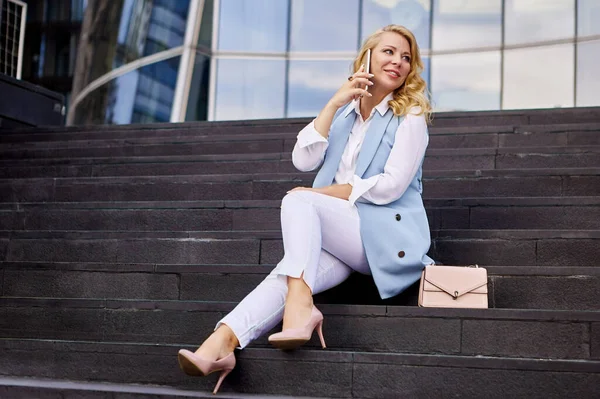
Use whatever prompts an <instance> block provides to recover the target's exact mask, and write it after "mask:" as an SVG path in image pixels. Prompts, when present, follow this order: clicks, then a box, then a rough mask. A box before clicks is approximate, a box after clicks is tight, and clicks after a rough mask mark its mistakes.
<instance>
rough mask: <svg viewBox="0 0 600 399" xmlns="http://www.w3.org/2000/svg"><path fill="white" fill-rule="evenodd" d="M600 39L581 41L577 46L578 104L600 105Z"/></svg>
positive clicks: (583, 105)
mask: <svg viewBox="0 0 600 399" xmlns="http://www.w3.org/2000/svg"><path fill="white" fill-rule="evenodd" d="M598 65H600V40H596V41H592V42H583V43H579V44H578V47H577V106H578V107H589V106H599V105H600V79H598Z"/></svg>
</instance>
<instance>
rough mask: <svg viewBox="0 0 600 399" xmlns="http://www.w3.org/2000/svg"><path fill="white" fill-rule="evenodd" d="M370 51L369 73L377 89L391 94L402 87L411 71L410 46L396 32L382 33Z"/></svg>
mask: <svg viewBox="0 0 600 399" xmlns="http://www.w3.org/2000/svg"><path fill="white" fill-rule="evenodd" d="M379 39H380V40H379V42H378V43H377V45H376V46H375V47H374V48H373V49H372V50H371V73H372V74H373V75H375V76H374V77H373V79H372V80H373V83H375V87H378V89H381V90H383V89H385V91H387V92H392V91H394V90H396V89H397V88H399V87H400V86H402V84H404V82H405V81H406V78H407V76H408V74H409V73H410V70H411V58H412V55H411V52H410V44H409V43H408V40H406V38H405V37H404V36H402V35H400V34H398V33H396V32H383V33H382V34H381V36H380V38H379Z"/></svg>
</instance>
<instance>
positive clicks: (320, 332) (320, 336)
mask: <svg viewBox="0 0 600 399" xmlns="http://www.w3.org/2000/svg"><path fill="white" fill-rule="evenodd" d="M317 334H319V339H320V340H321V346H322V347H323V349H325V348H327V346H326V345H325V339H324V338H323V320H321V321H320V322H319V324H317Z"/></svg>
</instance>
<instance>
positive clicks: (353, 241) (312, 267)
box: [196, 191, 370, 359]
mask: <svg viewBox="0 0 600 399" xmlns="http://www.w3.org/2000/svg"><path fill="white" fill-rule="evenodd" d="M281 208H282V209H281V225H282V235H283V245H284V252H285V254H284V257H283V259H282V260H281V262H279V264H278V265H277V266H276V267H275V269H274V270H273V271H272V272H271V274H269V276H267V278H266V279H265V280H264V281H263V282H261V283H260V284H259V285H258V286H257V287H256V288H255V289H254V290H253V291H252V292H251V293H250V294H248V295H247V296H246V297H245V298H244V299H243V300H242V301H241V302H240V303H239V304H238V306H236V308H235V309H234V310H233V311H231V313H229V314H228V315H227V316H225V318H223V319H222V320H221V321H220V322H219V323H218V324H217V328H216V329H215V331H214V332H213V334H212V335H211V336H210V337H208V339H207V340H206V341H204V343H203V344H202V345H201V346H200V348H198V350H197V351H196V354H198V355H199V356H202V357H204V358H207V359H220V358H223V357H224V356H226V355H227V354H229V353H231V352H232V351H233V350H234V349H235V348H236V347H238V348H244V347H246V346H247V345H248V344H249V343H250V342H252V341H253V340H254V339H256V338H258V337H260V336H261V335H263V334H264V333H266V332H268V331H269V330H271V329H272V328H274V327H275V326H276V325H277V323H279V322H280V321H281V320H282V319H283V329H284V330H285V329H288V328H297V327H301V326H302V325H304V324H305V323H306V321H307V319H308V318H309V317H310V312H311V309H312V305H313V302H312V295H313V294H317V293H319V292H322V291H325V290H327V289H329V288H332V287H334V286H336V285H338V284H340V283H341V282H343V281H344V280H345V279H346V278H348V276H349V275H350V273H352V271H354V270H355V271H358V272H361V273H363V274H370V270H369V266H368V263H367V259H366V256H365V253H364V249H363V246H362V240H361V238H360V219H359V216H358V211H357V209H356V208H355V207H353V206H350V204H349V203H348V201H345V200H341V199H339V198H334V197H331V196H327V195H324V194H318V193H315V192H312V191H294V192H292V193H290V194H288V195H286V196H285V197H284V199H283V201H282V206H281Z"/></svg>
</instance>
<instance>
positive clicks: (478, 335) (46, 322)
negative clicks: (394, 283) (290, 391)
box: [0, 301, 592, 360]
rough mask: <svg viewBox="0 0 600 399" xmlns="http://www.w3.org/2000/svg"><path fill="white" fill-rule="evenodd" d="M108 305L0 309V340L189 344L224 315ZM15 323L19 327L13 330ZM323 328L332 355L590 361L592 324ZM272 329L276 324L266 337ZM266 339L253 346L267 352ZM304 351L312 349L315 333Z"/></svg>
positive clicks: (328, 317) (365, 321)
mask: <svg viewBox="0 0 600 399" xmlns="http://www.w3.org/2000/svg"><path fill="white" fill-rule="evenodd" d="M0 303H1V302H0ZM110 306H111V305H110V304H109V305H108V307H109V308H104V309H99V308H72V307H69V306H68V304H67V303H66V301H65V303H64V304H63V303H58V304H57V305H56V306H43V305H41V306H40V305H38V307H10V306H0V315H1V316H2V317H0V320H1V321H0V338H20V339H23V338H35V339H63V340H77V339H86V340H94V341H98V342H134V343H148V344H151V343H159V344H185V345H197V344H198V340H199V339H201V337H203V336H205V335H206V334H207V333H208V332H210V331H212V330H213V329H214V326H215V325H216V324H217V322H218V321H219V320H220V319H221V318H222V317H224V316H225V314H226V313H227V312H214V311H185V310H157V309H147V310H143V309H137V308H131V309H127V308H117V309H110ZM125 306H127V305H126V304H125ZM17 319H18V320H19V325H18V327H15V325H14V320H17ZM323 325H324V328H323V333H324V336H325V339H326V342H327V344H328V347H329V348H330V349H334V350H352V351H370V352H392V353H421V354H428V353H429V354H447V355H482V356H497V357H498V356H506V357H527V358H551V359H582V360H591V359H592V356H591V353H590V346H589V340H590V338H591V337H590V331H591V328H592V322H583V321H579V322H577V321H571V322H568V323H565V322H564V321H563V320H558V321H537V320H495V319H485V318H477V319H474V320H471V319H468V318H466V319H461V318H452V317H448V318H433V317H421V318H420V317H393V316H385V315H381V316H365V315H360V316H349V315H336V314H327V312H326V313H325V322H324V324H323ZM280 330H281V327H280V326H276V327H274V328H273V329H272V330H271V333H274V332H277V331H280ZM433 331H436V334H432V332H433ZM268 335H269V334H266V335H265V336H263V337H261V338H260V339H258V340H257V341H256V342H255V343H254V344H253V345H255V346H264V347H268V345H269V344H268V342H267V339H266V337H267V336H268ZM309 347H315V348H317V347H318V338H317V336H316V334H314V337H313V339H312V340H311V342H310V345H309Z"/></svg>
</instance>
